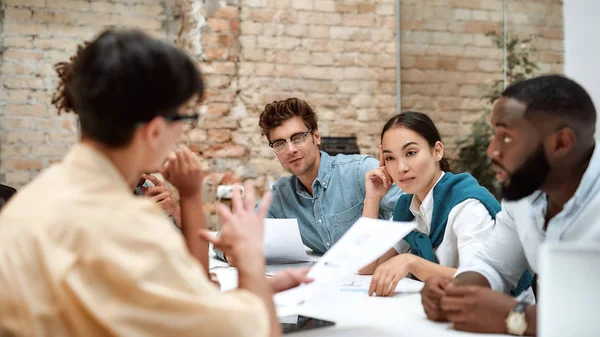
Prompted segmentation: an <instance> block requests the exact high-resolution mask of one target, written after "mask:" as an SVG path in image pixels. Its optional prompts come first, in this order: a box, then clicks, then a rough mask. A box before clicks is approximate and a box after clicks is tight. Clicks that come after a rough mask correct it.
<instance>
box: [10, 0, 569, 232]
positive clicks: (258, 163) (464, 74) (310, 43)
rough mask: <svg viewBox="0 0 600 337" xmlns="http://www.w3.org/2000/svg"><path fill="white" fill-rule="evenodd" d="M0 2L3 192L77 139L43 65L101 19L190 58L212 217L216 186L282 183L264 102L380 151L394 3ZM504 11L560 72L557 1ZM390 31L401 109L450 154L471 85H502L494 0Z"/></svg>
mask: <svg viewBox="0 0 600 337" xmlns="http://www.w3.org/2000/svg"><path fill="white" fill-rule="evenodd" d="M3 3H4V5H3V9H4V24H3V33H2V34H1V36H0V45H1V44H2V43H3V45H4V55H3V58H2V62H3V64H2V68H1V72H0V76H1V77H2V79H1V81H2V91H3V92H2V93H0V95H1V96H0V108H1V109H2V112H0V132H3V133H4V134H3V136H2V143H1V144H0V146H2V147H1V152H2V153H1V154H0V174H2V175H3V176H1V175H0V181H3V182H7V183H9V184H12V185H16V186H20V185H22V184H24V183H26V182H27V181H29V180H30V179H31V178H32V177H33V175H35V174H36V173H37V172H38V171H39V169H40V168H43V167H46V166H47V165H48V164H49V163H50V162H52V161H54V160H57V159H59V158H61V156H62V155H63V154H64V152H65V151H66V149H67V148H68V147H69V146H70V144H72V143H73V142H74V141H75V123H74V120H73V118H72V116H68V115H67V116H60V117H56V116H55V111H54V109H53V108H51V107H50V105H49V101H50V98H49V93H51V91H52V90H53V89H54V88H55V81H56V80H55V76H54V73H53V70H52V64H53V63H54V62H56V61H58V60H64V59H65V58H67V57H68V56H69V55H70V54H71V53H72V52H73V51H74V47H75V45H76V43H78V42H79V41H81V40H82V39H84V38H89V37H90V36H92V35H93V34H94V33H95V32H97V31H98V30H99V29H100V28H101V27H102V26H104V25H106V24H122V23H125V24H128V25H130V26H137V27H141V28H144V29H146V30H150V31H152V32H154V33H155V34H157V35H158V36H167V37H168V38H170V39H175V38H176V37H177V43H178V44H179V45H180V46H182V47H183V48H184V49H186V50H187V51H188V52H189V53H190V54H191V55H192V56H193V57H195V58H196V59H197V61H198V64H199V65H200V67H201V69H202V71H203V73H204V76H205V79H206V83H207V92H206V101H205V104H204V105H203V106H202V108H201V113H202V116H203V117H202V122H201V123H200V125H199V127H198V128H197V129H195V130H189V131H188V132H187V133H186V135H185V137H184V138H185V139H184V142H185V143H187V144H188V145H189V146H190V147H191V148H193V149H194V150H196V151H198V152H199V153H200V154H201V155H202V156H203V157H204V158H205V159H206V161H205V165H206V168H207V170H208V171H209V173H208V175H207V177H206V184H205V192H206V193H205V200H206V204H205V211H206V213H207V214H214V209H215V204H216V186H217V185H219V184H230V183H232V182H236V181H240V180H245V179H251V180H253V181H254V183H255V184H256V185H257V186H259V187H261V188H262V189H263V190H264V189H265V188H266V187H267V186H268V182H269V181H272V180H274V179H277V178H278V177H280V176H281V175H283V174H285V172H283V171H282V169H281V167H280V165H279V163H278V161H277V159H276V158H275V156H274V155H273V153H272V152H271V151H270V149H269V148H268V146H267V144H266V140H265V139H264V138H262V137H261V136H260V133H259V129H258V125H257V124H258V115H259V114H260V112H261V111H262V108H263V107H264V105H265V104H266V103H269V102H271V101H273V100H276V99H281V98H287V97H290V96H298V97H301V98H305V99H307V100H308V101H309V102H310V103H311V104H312V105H313V106H314V107H315V108H316V109H317V111H318V113H319V117H320V123H319V125H320V131H321V134H322V135H324V136H356V137H357V139H358V145H359V147H360V149H361V152H363V153H368V154H376V153H377V148H378V144H379V132H380V130H381V127H382V125H383V123H384V122H385V121H386V120H387V119H388V118H389V117H391V116H392V115H393V114H395V113H396V95H395V93H396V83H395V78H396V64H395V53H396V46H395V29H394V27H395V15H394V12H395V1H393V0H378V1H375V0H368V1H347V0H336V1H333V0H170V1H165V0H163V1H161V0H119V1H112V2H107V1H77V0H4V2H3ZM508 12H509V14H508V20H507V22H508V28H509V33H516V34H518V35H520V36H526V35H529V34H532V35H534V36H535V42H534V43H535V45H536V47H537V48H538V51H539V52H538V61H539V62H540V65H541V72H562V63H563V36H562V34H563V33H562V32H563V29H562V26H563V24H562V3H561V1H560V0H555V1H553V0H537V1H533V0H527V1H526V0H523V1H518V2H517V1H509V5H508ZM179 14H181V17H180V15H179ZM123 19H126V20H123ZM400 25H401V30H402V33H401V39H402V44H401V50H402V52H401V61H402V73H401V77H402V84H401V89H402V109H403V110H409V109H416V110H421V111H423V112H426V113H428V114H430V115H431V116H432V117H433V119H434V120H435V121H436V123H437V125H438V127H439V128H440V131H441V132H442V137H443V138H444V141H445V144H446V148H447V149H448V150H449V151H450V152H452V151H453V144H454V143H455V141H456V139H457V137H459V136H462V135H466V134H468V131H469V125H470V123H471V122H472V121H473V120H475V119H477V118H478V117H479V116H480V113H481V112H482V110H483V109H484V108H485V105H484V102H483V101H482V100H481V99H480V98H479V97H480V95H481V85H482V84H484V83H489V82H490V81H491V80H493V79H497V78H501V77H502V73H501V59H502V53H501V51H499V50H497V49H496V48H494V47H493V46H492V43H491V40H489V39H488V38H486V37H484V36H483V34H484V33H485V32H487V31H489V30H494V29H500V28H501V27H502V1H501V0H402V1H401V23H400ZM179 28H181V34H179V32H180V29H179ZM214 221H215V219H214V218H213V217H211V219H210V222H214Z"/></svg>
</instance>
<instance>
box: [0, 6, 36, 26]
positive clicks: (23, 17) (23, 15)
mask: <svg viewBox="0 0 600 337" xmlns="http://www.w3.org/2000/svg"><path fill="white" fill-rule="evenodd" d="M31 17H32V11H31V10H30V9H24V8H11V7H8V8H6V9H5V10H4V18H5V20H6V21H11V22H14V21H27V20H31Z"/></svg>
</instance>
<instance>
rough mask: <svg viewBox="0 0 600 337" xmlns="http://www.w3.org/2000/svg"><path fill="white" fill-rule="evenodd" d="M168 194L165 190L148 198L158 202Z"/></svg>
mask: <svg viewBox="0 0 600 337" xmlns="http://www.w3.org/2000/svg"><path fill="white" fill-rule="evenodd" d="M169 196H170V194H169V192H168V191H167V192H163V193H160V194H158V195H155V196H153V197H151V198H150V199H152V201H154V202H156V203H158V202H160V201H163V200H165V199H167V198H168V197H169Z"/></svg>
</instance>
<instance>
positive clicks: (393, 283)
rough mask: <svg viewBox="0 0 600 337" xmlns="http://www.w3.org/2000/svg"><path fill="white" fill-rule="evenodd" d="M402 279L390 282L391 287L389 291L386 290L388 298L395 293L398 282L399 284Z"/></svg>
mask: <svg viewBox="0 0 600 337" xmlns="http://www.w3.org/2000/svg"><path fill="white" fill-rule="evenodd" d="M401 279H402V278H401V277H395V278H394V279H393V280H392V285H391V286H390V289H389V290H388V296H390V295H393V294H394V293H395V292H396V287H397V286H398V282H400V280H401Z"/></svg>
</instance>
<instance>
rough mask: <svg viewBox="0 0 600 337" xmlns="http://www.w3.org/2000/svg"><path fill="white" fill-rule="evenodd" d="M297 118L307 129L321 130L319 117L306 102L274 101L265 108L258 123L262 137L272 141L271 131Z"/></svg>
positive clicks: (293, 100) (294, 99)
mask: <svg viewBox="0 0 600 337" xmlns="http://www.w3.org/2000/svg"><path fill="white" fill-rule="evenodd" d="M296 116H299V117H301V118H302V121H303V122H304V125H305V126H306V127H307V128H309V129H312V130H313V131H314V130H317V129H318V128H319V126H318V125H317V115H316V114H315V112H314V110H313V109H312V108H311V107H310V105H308V103H306V101H304V100H302V99H299V98H288V99H282V100H279V101H274V102H273V103H269V104H267V105H266V106H265V109H264V111H263V112H262V113H261V114H260V118H259V121H258V126H259V127H260V133H261V135H263V136H267V139H268V140H269V141H271V139H270V138H269V131H271V130H272V129H274V128H276V127H278V126H280V125H281V124H283V122H285V121H287V120H288V119H290V118H293V117H296Z"/></svg>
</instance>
